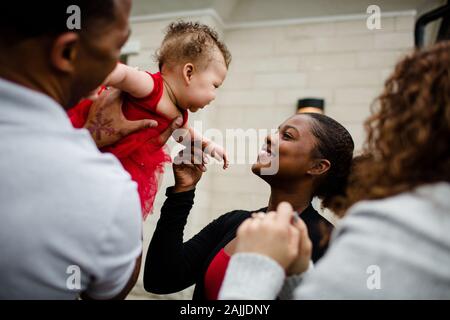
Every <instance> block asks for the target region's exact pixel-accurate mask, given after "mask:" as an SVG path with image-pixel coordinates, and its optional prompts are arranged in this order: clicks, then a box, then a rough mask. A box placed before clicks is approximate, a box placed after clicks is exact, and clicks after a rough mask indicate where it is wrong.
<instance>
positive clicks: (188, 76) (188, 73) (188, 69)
mask: <svg viewBox="0 0 450 320" xmlns="http://www.w3.org/2000/svg"><path fill="white" fill-rule="evenodd" d="M193 74H194V65H193V64H192V63H186V64H185V65H184V66H183V79H184V82H185V83H186V84H189V83H191V80H192V75H193Z"/></svg>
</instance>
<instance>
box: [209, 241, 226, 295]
mask: <svg viewBox="0 0 450 320" xmlns="http://www.w3.org/2000/svg"><path fill="white" fill-rule="evenodd" d="M229 262H230V256H229V255H228V254H227V253H226V252H225V249H223V248H222V249H221V250H220V251H219V252H218V253H217V254H216V256H215V257H214V259H212V261H211V263H210V264H209V267H208V270H206V273H205V297H206V299H208V300H217V298H218V297H219V291H220V288H221V286H222V282H223V279H224V278H225V272H226V271H227V268H228V263H229Z"/></svg>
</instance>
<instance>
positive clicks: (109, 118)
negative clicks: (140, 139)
mask: <svg viewBox="0 0 450 320" xmlns="http://www.w3.org/2000/svg"><path fill="white" fill-rule="evenodd" d="M157 125H158V123H157V122H156V121H155V120H150V119H143V120H136V121H130V120H127V119H126V118H125V116H124V114H123V112H122V97H121V91H120V90H118V89H114V88H109V89H108V90H103V91H102V92H101V93H100V94H99V95H98V96H97V97H96V98H95V99H94V102H93V103H92V106H91V108H90V110H89V115H88V118H87V120H86V123H85V125H84V127H85V128H86V129H88V130H89V132H90V133H91V135H92V138H93V139H94V141H95V144H96V145H97V147H99V148H101V147H105V146H108V145H111V144H114V143H115V142H117V141H119V140H120V139H122V138H123V137H125V136H127V135H129V134H130V133H132V132H135V131H138V130H141V129H145V128H152V127H156V126H157ZM170 129H171V128H170V127H169V128H168V130H170ZM172 131H173V130H172ZM171 133H172V132H170V134H171ZM170 134H169V137H170ZM167 139H168V138H167ZM167 139H166V140H167ZM165 142H166V141H164V143H165Z"/></svg>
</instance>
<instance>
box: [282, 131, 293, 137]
mask: <svg viewBox="0 0 450 320" xmlns="http://www.w3.org/2000/svg"><path fill="white" fill-rule="evenodd" d="M283 138H285V139H292V136H291V135H290V134H289V133H286V132H284V133H283Z"/></svg>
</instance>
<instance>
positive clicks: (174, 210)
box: [144, 187, 333, 300]
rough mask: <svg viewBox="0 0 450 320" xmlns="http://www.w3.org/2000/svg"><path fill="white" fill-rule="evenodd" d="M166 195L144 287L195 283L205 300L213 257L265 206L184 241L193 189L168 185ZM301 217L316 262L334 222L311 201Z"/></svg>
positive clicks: (161, 289)
mask: <svg viewBox="0 0 450 320" xmlns="http://www.w3.org/2000/svg"><path fill="white" fill-rule="evenodd" d="M166 196H167V199H166V201H165V202H164V205H163V207H162V208H161V217H160V219H159V221H158V224H157V226H156V230H155V232H154V234H153V237H152V240H151V242H150V246H149V248H148V252H147V258H146V261H145V269H144V287H145V290H147V291H148V292H152V293H155V294H169V293H174V292H178V291H181V290H184V289H186V288H187V287H189V286H191V285H193V284H196V287H195V291H194V296H193V299H194V300H204V299H205V295H204V283H203V282H204V276H205V273H206V271H207V269H208V266H209V264H210V263H211V261H212V259H213V258H214V257H215V256H216V254H217V253H218V252H219V251H220V250H221V249H222V248H224V247H225V246H226V245H227V244H228V243H229V242H230V241H231V240H233V239H234V238H235V237H236V230H237V228H238V227H239V226H240V224H241V223H242V222H243V221H244V220H245V219H247V218H249V217H250V216H251V214H252V213H253V212H260V211H263V212H265V211H266V209H267V207H266V208H262V209H259V210H254V211H246V210H235V211H231V212H228V213H226V214H224V215H222V216H220V217H219V218H217V219H216V220H214V221H213V222H211V223H210V224H208V225H207V226H206V227H205V228H203V229H202V230H201V231H200V232H199V233H197V234H196V235H195V236H194V237H193V238H192V239H190V240H189V241H186V242H184V243H183V232H184V227H185V225H186V222H187V217H188V215H189V212H190V210H191V208H192V205H193V204H194V197H195V191H194V190H191V191H187V192H180V193H173V192H172V187H170V188H168V189H167V191H166ZM301 218H302V219H303V220H304V221H305V224H306V225H307V227H308V233H309V237H310V238H311V241H312V243H313V253H312V260H313V261H314V262H315V261H317V260H318V259H319V258H320V257H321V256H322V255H323V254H324V252H325V250H326V249H327V246H328V241H327V239H328V236H329V234H330V233H331V230H332V228H333V226H332V224H330V223H329V222H328V221H327V220H326V219H324V218H323V217H322V216H321V215H320V214H319V213H318V212H317V211H316V210H315V209H314V208H313V207H312V205H309V207H308V208H306V209H305V210H304V211H303V212H302V214H301ZM323 240H325V241H323ZM321 242H325V243H321Z"/></svg>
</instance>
